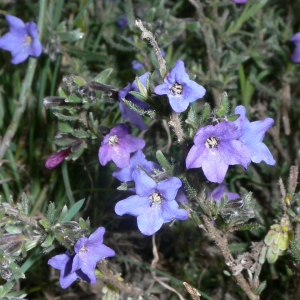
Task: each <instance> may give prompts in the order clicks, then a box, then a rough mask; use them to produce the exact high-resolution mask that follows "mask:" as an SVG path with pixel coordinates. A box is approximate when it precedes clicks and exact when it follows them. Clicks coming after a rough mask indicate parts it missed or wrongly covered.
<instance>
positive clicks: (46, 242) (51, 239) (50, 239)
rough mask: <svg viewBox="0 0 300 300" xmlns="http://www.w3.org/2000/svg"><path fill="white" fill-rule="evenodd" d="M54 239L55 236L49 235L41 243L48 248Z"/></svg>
mask: <svg viewBox="0 0 300 300" xmlns="http://www.w3.org/2000/svg"><path fill="white" fill-rule="evenodd" d="M53 241H54V236H52V235H48V236H47V238H46V239H45V241H44V242H43V243H42V244H41V246H42V247H44V248H48V247H50V246H51V245H52V243H53Z"/></svg>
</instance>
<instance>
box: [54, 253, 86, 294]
mask: <svg viewBox="0 0 300 300" xmlns="http://www.w3.org/2000/svg"><path fill="white" fill-rule="evenodd" d="M73 258H74V255H70V254H69V253H68V252H66V254H60V255H56V256H54V257H52V258H51V259H49V261H48V265H50V266H52V267H53V268H55V269H57V270H60V278H59V283H60V286H61V287H62V288H63V289H66V288H67V287H69V286H70V285H71V284H72V283H73V282H74V281H75V280H76V279H82V280H85V281H87V282H88V283H91V280H90V279H89V277H88V276H87V275H86V274H84V273H83V272H82V271H81V270H77V271H75V272H71V271H72V264H73Z"/></svg>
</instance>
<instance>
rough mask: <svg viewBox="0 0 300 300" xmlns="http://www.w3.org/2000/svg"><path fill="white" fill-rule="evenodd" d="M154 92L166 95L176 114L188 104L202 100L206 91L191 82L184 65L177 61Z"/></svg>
mask: <svg viewBox="0 0 300 300" xmlns="http://www.w3.org/2000/svg"><path fill="white" fill-rule="evenodd" d="M154 92H155V93H156V94H157V95H167V96H168V98H169V102H170V105H171V107H172V109H173V110H174V111H175V112H176V113H181V112H183V111H185V110H186V109H187V107H188V106H189V104H190V103H192V102H194V101H196V100H198V99H200V98H203V96H204V95H205V93H206V90H205V88H204V87H203V86H201V85H199V84H198V83H196V82H195V81H193V80H190V77H189V75H188V74H187V72H186V71H185V67H184V63H183V61H181V60H178V61H177V62H176V64H175V66H174V68H173V69H172V71H171V72H170V73H168V74H167V75H166V76H165V78H164V83H163V84H160V85H158V86H157V87H156V88H155V89H154Z"/></svg>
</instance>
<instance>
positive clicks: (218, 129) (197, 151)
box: [186, 122, 251, 183]
mask: <svg viewBox="0 0 300 300" xmlns="http://www.w3.org/2000/svg"><path fill="white" fill-rule="evenodd" d="M194 144H195V145H194V146H193V147H192V148H191V150H190V151H189V153H188V155H187V158H186V167H187V169H191V168H201V167H202V169H203V172H204V175H205V176H206V178H207V179H208V180H209V181H211V182H217V183H222V182H223V180H224V177H225V175H226V172H227V170H228V166H229V165H237V164H241V165H242V166H243V167H244V168H247V166H248V165H249V163H250V161H251V159H250V158H251V153H250V150H249V149H248V148H247V147H246V145H244V143H242V142H241V141H238V140H237V127H236V126H235V124H233V123H230V122H221V123H219V124H217V125H216V126H212V125H208V126H205V127H202V128H200V129H199V130H198V131H197V133H196V135H195V138H194Z"/></svg>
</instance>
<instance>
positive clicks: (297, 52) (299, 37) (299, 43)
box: [290, 32, 300, 63]
mask: <svg viewBox="0 0 300 300" xmlns="http://www.w3.org/2000/svg"><path fill="white" fill-rule="evenodd" d="M290 41H291V42H293V43H294V44H295V46H296V47H295V49H294V52H293V54H292V55H291V61H292V62H294V63H300V32H298V33H296V34H295V35H294V36H293V37H292V38H291V40H290Z"/></svg>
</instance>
